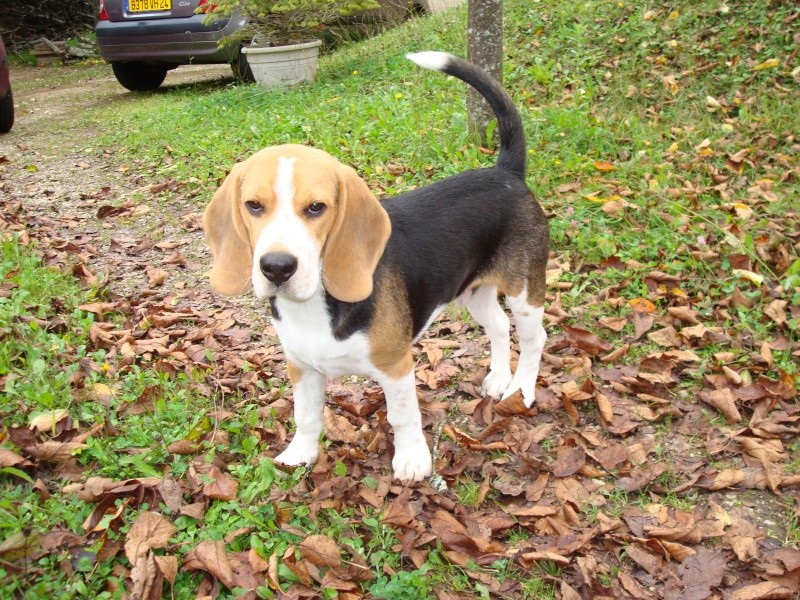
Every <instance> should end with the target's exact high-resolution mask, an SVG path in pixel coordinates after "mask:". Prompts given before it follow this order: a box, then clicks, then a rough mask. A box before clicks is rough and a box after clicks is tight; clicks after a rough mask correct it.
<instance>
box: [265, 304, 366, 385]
mask: <svg viewBox="0 0 800 600" xmlns="http://www.w3.org/2000/svg"><path fill="white" fill-rule="evenodd" d="M323 294H324V292H323V291H322V289H321V288H320V290H319V291H318V292H317V293H316V294H315V295H314V296H312V297H311V299H309V300H306V301H305V302H294V301H292V300H287V299H284V298H281V297H280V296H278V297H277V298H276V306H277V308H278V314H279V315H280V319H273V320H272V323H273V325H274V327H275V331H276V332H277V333H278V337H279V338H280V340H281V345H282V346H283V351H284V353H285V354H286V356H287V358H288V359H289V360H291V361H292V362H294V363H295V364H297V365H298V366H300V367H304V368H309V367H310V368H312V369H314V370H316V371H319V372H320V373H322V374H324V375H326V376H327V377H339V376H342V375H367V376H374V371H375V369H374V367H373V365H372V363H371V361H370V360H369V355H370V351H369V341H368V339H367V336H366V335H365V334H364V333H355V334H353V335H352V336H350V337H349V338H347V339H346V340H337V339H336V338H335V337H334V336H333V331H332V330H331V323H330V314H329V313H328V307H327V305H326V304H325V298H324V295H323Z"/></svg>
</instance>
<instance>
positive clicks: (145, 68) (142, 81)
mask: <svg viewBox="0 0 800 600" xmlns="http://www.w3.org/2000/svg"><path fill="white" fill-rule="evenodd" d="M111 68H112V69H113V70H114V77H116V78H117V81H119V82H120V84H121V85H122V87H124V88H126V89H129V90H131V91H132V92H149V91H152V90H155V89H157V88H158V86H160V85H161V84H162V83H164V79H165V78H166V77H167V71H169V68H168V67H165V66H161V65H150V64H147V63H143V62H123V63H112V65H111Z"/></svg>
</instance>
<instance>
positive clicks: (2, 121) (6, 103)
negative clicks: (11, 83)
mask: <svg viewBox="0 0 800 600" xmlns="http://www.w3.org/2000/svg"><path fill="white" fill-rule="evenodd" d="M13 125H14V97H13V95H12V94H11V88H8V93H7V94H6V97H5V98H3V100H1V101H0V133H7V132H9V131H11V127H12V126H13Z"/></svg>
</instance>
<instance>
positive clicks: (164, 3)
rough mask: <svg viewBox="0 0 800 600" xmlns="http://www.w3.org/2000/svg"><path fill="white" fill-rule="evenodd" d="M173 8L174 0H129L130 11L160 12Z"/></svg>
mask: <svg viewBox="0 0 800 600" xmlns="http://www.w3.org/2000/svg"><path fill="white" fill-rule="evenodd" d="M163 10H172V0H128V12H132V13H139V12H159V11H163Z"/></svg>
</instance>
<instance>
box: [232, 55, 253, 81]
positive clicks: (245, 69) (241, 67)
mask: <svg viewBox="0 0 800 600" xmlns="http://www.w3.org/2000/svg"><path fill="white" fill-rule="evenodd" d="M231 71H233V76H234V77H235V78H236V79H237V80H238V81H241V82H242V83H255V81H256V78H255V76H254V75H253V69H251V68H250V63H248V62H247V56H246V55H245V53H244V52H242V49H241V48H239V54H238V57H237V58H236V60H235V61H233V62H232V63H231Z"/></svg>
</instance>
